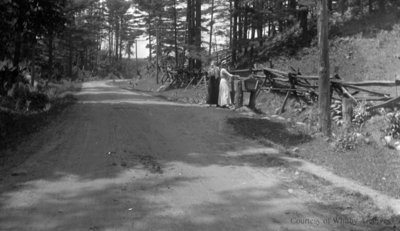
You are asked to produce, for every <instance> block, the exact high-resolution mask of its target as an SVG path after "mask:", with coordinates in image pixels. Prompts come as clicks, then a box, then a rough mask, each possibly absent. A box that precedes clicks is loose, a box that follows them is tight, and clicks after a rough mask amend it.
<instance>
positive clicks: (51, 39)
mask: <svg viewBox="0 0 400 231" xmlns="http://www.w3.org/2000/svg"><path fill="white" fill-rule="evenodd" d="M48 33H49V34H48V36H49V41H48V49H49V50H48V52H49V60H48V66H49V67H48V68H49V72H48V74H49V76H48V78H49V80H50V79H51V78H52V76H53V39H54V35H53V30H52V29H50V30H49V31H48Z"/></svg>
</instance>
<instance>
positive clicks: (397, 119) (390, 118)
mask: <svg viewBox="0 0 400 231" xmlns="http://www.w3.org/2000/svg"><path fill="white" fill-rule="evenodd" d="M386 122H387V123H388V127H387V128H386V130H385V133H386V135H388V136H392V137H393V138H400V112H395V113H388V114H387V115H386Z"/></svg>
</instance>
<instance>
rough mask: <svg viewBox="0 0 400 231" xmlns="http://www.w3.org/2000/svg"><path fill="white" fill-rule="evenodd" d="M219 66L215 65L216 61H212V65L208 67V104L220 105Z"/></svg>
mask: <svg viewBox="0 0 400 231" xmlns="http://www.w3.org/2000/svg"><path fill="white" fill-rule="evenodd" d="M219 74H220V70H219V67H218V66H216V65H215V62H214V61H212V62H211V64H210V67H209V69H208V76H209V77H210V79H209V82H208V95H207V104H210V105H212V104H216V105H218V92H219V81H220V78H219Z"/></svg>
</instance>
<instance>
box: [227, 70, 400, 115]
mask: <svg viewBox="0 0 400 231" xmlns="http://www.w3.org/2000/svg"><path fill="white" fill-rule="evenodd" d="M232 74H234V75H237V76H240V77H238V78H237V79H238V80H239V81H241V82H244V81H248V79H256V80H257V81H258V83H259V84H258V86H257V89H256V91H257V93H256V94H255V95H258V93H259V92H260V91H262V90H269V91H279V92H286V99H287V98H288V96H289V95H293V96H295V97H298V96H304V95H308V96H316V97H318V94H317V92H316V89H317V88H318V80H319V76H312V75H301V74H300V73H299V72H297V73H295V72H285V71H281V70H276V69H273V68H267V67H263V68H256V69H242V70H234V71H232ZM330 82H331V94H333V93H336V94H337V95H338V96H339V98H343V97H345V98H349V99H350V100H352V101H354V102H358V101H364V100H365V101H384V102H383V103H381V104H378V105H375V106H372V107H369V109H368V110H372V109H376V108H380V107H388V106H392V105H394V104H397V103H400V97H397V98H392V97H390V95H389V94H386V93H382V92H378V91H374V90H370V89H365V88H363V87H372V86H380V87H394V86H399V85H400V80H398V79H396V80H394V81H385V80H369V81H360V82H354V81H344V80H342V79H341V78H340V76H339V75H337V74H335V75H333V76H331V78H330ZM241 85H242V86H245V84H243V83H242V84H241ZM247 90H248V89H247ZM244 91H246V89H245V88H244ZM359 93H364V94H367V96H359ZM253 98H254V97H253ZM332 98H337V97H332ZM253 100H255V99H253ZM250 104H252V105H255V102H251V103H250ZM283 109H284V105H283V107H282V110H281V111H283Z"/></svg>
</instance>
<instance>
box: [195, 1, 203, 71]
mask: <svg viewBox="0 0 400 231" xmlns="http://www.w3.org/2000/svg"><path fill="white" fill-rule="evenodd" d="M201 1H202V0H196V12H195V13H196V22H195V28H196V31H195V45H196V53H197V54H196V56H199V55H200V52H201ZM201 65H202V64H201V59H197V60H196V68H197V69H198V70H200V69H201Z"/></svg>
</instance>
